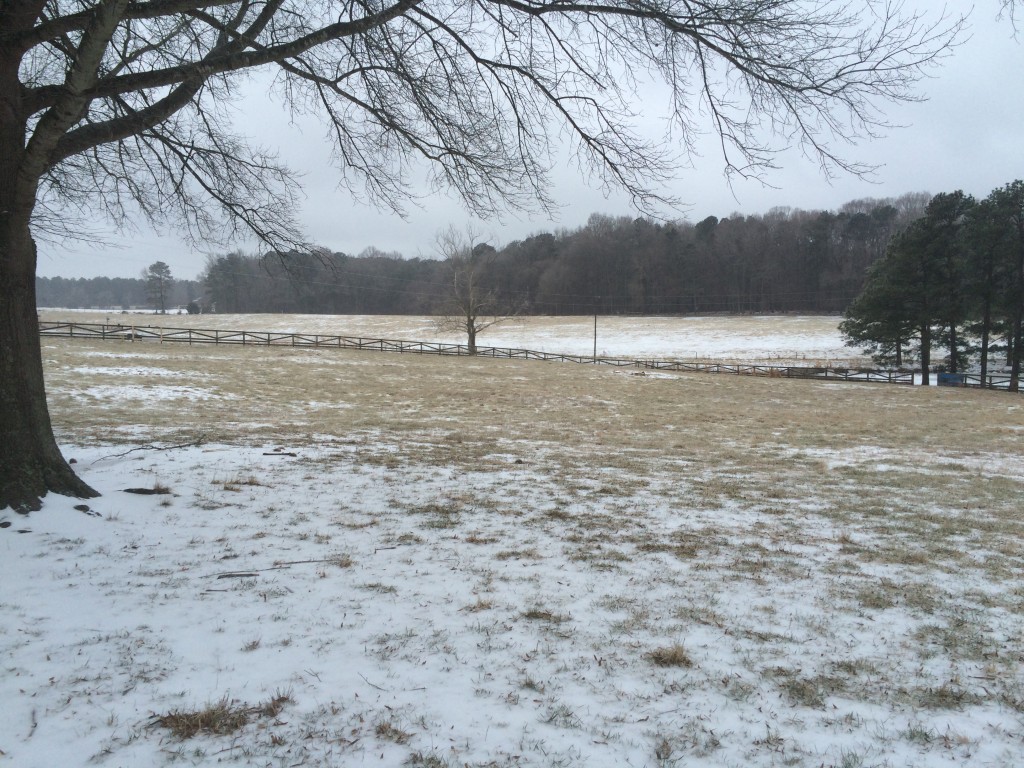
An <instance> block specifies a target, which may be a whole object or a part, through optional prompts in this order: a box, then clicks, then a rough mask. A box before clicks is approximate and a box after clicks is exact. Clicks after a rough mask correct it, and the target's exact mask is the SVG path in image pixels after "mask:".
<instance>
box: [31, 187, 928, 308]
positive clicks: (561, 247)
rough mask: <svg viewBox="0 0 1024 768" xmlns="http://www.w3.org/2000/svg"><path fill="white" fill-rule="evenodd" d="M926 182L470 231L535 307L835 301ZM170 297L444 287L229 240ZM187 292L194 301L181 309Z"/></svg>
mask: <svg viewBox="0 0 1024 768" xmlns="http://www.w3.org/2000/svg"><path fill="white" fill-rule="evenodd" d="M930 199H931V196H930V195H928V194H926V193H913V194H907V195H903V196H902V197H899V198H894V199H883V200H877V199H867V200H857V201H852V202H850V203H847V204H846V205H844V206H842V208H840V209H839V210H838V211H836V212H832V211H802V210H795V209H789V208H775V209H772V210H771V211H769V212H768V213H766V214H761V215H752V216H742V215H734V216H731V217H729V218H724V219H718V218H716V217H714V216H711V217H708V218H706V219H704V220H703V221H700V222H698V223H696V224H691V223H689V222H657V221H652V220H649V219H643V218H640V219H634V218H630V217H611V216H604V215H596V214H595V215H593V216H591V217H590V219H589V221H588V222H587V224H586V225H585V226H583V227H581V228H579V229H576V230H573V231H560V232H556V233H543V234H537V235H533V236H531V237H528V238H526V239H524V240H517V241H514V242H511V243H508V244H507V245H505V246H504V247H501V248H500V249H496V248H494V247H493V246H491V245H478V246H477V248H476V250H475V251H474V254H475V255H476V256H479V257H481V258H482V259H484V261H485V262H486V269H484V270H483V271H482V272H481V273H480V276H479V280H480V282H481V288H482V289H483V290H487V291H489V292H491V293H492V294H493V295H494V297H495V305H496V306H500V307H506V308H508V309H509V311H516V312H521V313H527V314H542V315H580V314H593V313H595V312H597V313H599V314H604V315H608V314H647V315H653V314H659V315H660V314H690V313H710V312H729V313H751V312H812V313H835V314H838V313H841V312H843V311H844V310H845V309H846V307H847V306H848V305H849V303H850V302H851V301H852V300H853V299H854V298H855V297H856V296H857V295H858V294H859V293H860V291H861V289H862V288H863V286H864V282H865V279H866V274H867V269H868V267H869V266H870V265H871V264H873V263H874V262H875V261H877V260H879V259H880V258H881V257H882V256H883V255H884V254H885V251H886V246H887V245H888V243H889V241H890V239H891V238H892V237H893V235H895V234H897V233H898V232H901V231H902V230H904V229H905V228H906V227H907V226H908V225H909V224H910V223H911V222H912V221H914V220H915V219H917V218H919V217H920V216H921V215H922V214H923V213H924V210H925V207H926V206H927V204H928V202H929V200H930ZM174 289H175V293H174V294H172V300H171V306H185V305H187V304H188V303H189V302H190V301H193V300H196V301H197V305H198V306H201V307H202V308H203V310H204V311H216V312H221V313H227V312H302V313H315V314H438V313H442V312H443V311H444V310H443V307H444V305H445V303H446V301H447V300H448V297H449V295H450V293H451V270H450V269H449V267H448V265H447V264H446V263H445V262H444V261H443V260H440V259H429V258H412V259H405V258H402V257H401V255H400V254H384V253H381V252H379V251H376V250H375V249H367V250H366V251H364V252H363V253H362V254H360V255H358V256H350V255H346V254H343V253H319V254H315V255H314V254H299V253H289V254H270V255H264V256H255V255H245V254H242V253H237V252H236V253H230V254H226V255H223V256H217V257H213V258H211V259H210V260H209V262H208V264H207V268H206V270H205V272H204V273H203V274H202V275H201V276H200V278H199V280H198V281H194V282H193V281H178V282H176V283H175V286H174ZM37 302H38V305H39V306H63V307H89V306H104V307H128V306H147V298H146V287H145V281H144V280H143V279H142V278H139V279H118V278H94V279H79V280H68V279H64V278H39V279H38V281H37ZM195 308H196V305H194V306H193V309H195Z"/></svg>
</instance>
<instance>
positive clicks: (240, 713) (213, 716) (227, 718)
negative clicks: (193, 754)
mask: <svg viewBox="0 0 1024 768" xmlns="http://www.w3.org/2000/svg"><path fill="white" fill-rule="evenodd" d="M291 701H292V698H291V695H290V694H287V693H278V694H276V695H275V696H274V697H272V698H271V699H269V700H268V701H266V702H265V703H263V704H259V705H257V706H249V705H247V704H242V703H239V702H236V701H231V700H230V699H228V698H227V697H226V696H225V697H224V698H222V699H220V700H219V701H216V702H213V703H210V704H207V705H206V706H205V707H202V708H201V709H194V710H184V709H177V710H174V711H172V712H168V713H167V714H166V715H161V716H159V717H157V718H155V719H154V720H153V725H155V726H159V727H160V728H166V729H168V730H169V731H170V732H171V735H173V736H174V737H175V738H177V739H181V740H184V739H190V738H192V737H193V736H196V735H198V734H200V733H210V734H216V735H224V734H231V733H234V732H236V731H239V730H241V729H242V728H244V727H245V726H246V725H248V724H249V722H250V721H251V720H252V719H253V718H261V717H266V718H274V717H277V716H278V714H280V712H281V710H282V709H284V705H285V704H289V703H291Z"/></svg>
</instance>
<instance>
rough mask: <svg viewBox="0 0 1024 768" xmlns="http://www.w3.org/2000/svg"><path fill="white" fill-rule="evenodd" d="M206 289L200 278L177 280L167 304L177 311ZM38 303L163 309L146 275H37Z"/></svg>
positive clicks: (46, 304) (56, 305) (168, 294)
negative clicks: (73, 276) (135, 276)
mask: <svg viewBox="0 0 1024 768" xmlns="http://www.w3.org/2000/svg"><path fill="white" fill-rule="evenodd" d="M203 293H204V288H203V285H202V283H201V282H199V281H198V280H175V281H174V282H173V283H172V284H171V285H170V288H169V290H168V293H167V294H166V295H165V296H164V306H165V308H166V309H167V310H168V311H172V312H176V311H177V310H178V308H179V307H181V308H184V307H186V306H187V305H188V303H189V302H190V301H192V300H193V299H201V298H202V296H203ZM36 306H39V307H67V308H69V309H88V308H90V307H99V308H103V309H124V310H127V309H130V308H133V307H138V308H149V309H160V294H159V293H157V294H154V292H153V288H152V281H151V280H150V279H148V278H146V277H138V278H134V277H75V278H70V277H37V278H36Z"/></svg>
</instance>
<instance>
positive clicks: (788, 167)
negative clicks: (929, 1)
mask: <svg viewBox="0 0 1024 768" xmlns="http://www.w3.org/2000/svg"><path fill="white" fill-rule="evenodd" d="M920 4H921V5H922V6H923V5H926V4H925V3H923V2H922V3H920ZM955 10H958V9H955ZM996 10H997V4H996V3H995V0H984V2H981V3H979V4H978V5H977V6H976V7H975V9H974V12H973V13H972V16H971V22H970V34H971V38H970V39H969V40H967V41H966V42H965V43H964V44H963V45H962V46H960V47H959V48H958V49H956V50H955V51H954V52H953V54H952V55H951V56H950V57H949V58H947V59H945V60H944V61H943V62H942V63H941V65H940V67H939V68H938V69H936V70H933V76H932V77H931V78H930V79H927V80H925V81H923V82H922V83H921V84H920V86H919V88H920V90H921V92H922V94H924V95H926V96H927V97H928V100H927V101H925V102H921V103H913V104H904V105H899V106H894V107H890V108H889V109H888V110H887V115H888V118H889V120H890V121H891V122H892V123H894V124H896V125H899V126H901V127H894V128H893V129H892V130H890V131H889V132H888V134H887V136H886V137H885V138H882V139H875V140H871V141H864V142H862V143H860V144H859V145H857V146H853V147H849V148H848V151H847V153H846V156H847V157H849V158H852V159H856V160H859V161H863V162H866V163H870V164H872V165H880V166H881V168H880V169H879V171H878V172H877V173H876V174H875V176H874V177H873V179H872V181H870V182H869V181H866V180H862V179H857V178H852V177H840V178H838V179H833V180H832V181H829V180H828V179H826V178H825V177H824V176H822V174H821V173H820V171H819V169H818V167H817V165H816V164H815V163H814V162H812V161H810V160H807V159H805V158H803V157H801V156H800V154H799V153H798V152H787V153H785V154H783V155H782V157H781V158H780V163H781V165H782V167H781V169H780V170H778V171H775V172H772V173H771V174H770V175H768V176H767V177H766V179H765V181H767V182H768V183H769V184H771V185H772V186H771V187H768V186H765V185H763V184H761V183H759V182H756V181H743V180H737V181H734V183H733V185H732V187H731V188H730V187H729V185H728V183H727V181H726V179H725V176H724V175H723V164H722V158H721V156H720V155H719V154H716V153H715V149H714V145H713V143H712V142H710V141H709V142H707V149H706V150H705V151H704V152H703V154H702V156H701V157H699V158H697V159H696V160H695V161H694V167H692V168H680V170H679V175H678V180H677V181H676V182H675V183H674V185H673V186H672V187H671V188H669V189H668V190H667V192H668V193H669V194H672V195H675V196H676V197H678V198H679V199H681V200H683V201H685V202H686V203H688V207H687V208H686V209H685V210H684V211H682V212H680V213H679V214H677V215H676V216H674V218H687V219H689V220H690V221H694V222H696V221H700V220H701V219H703V218H705V217H706V216H710V215H715V216H718V217H724V216H728V215H730V214H731V213H733V212H741V213H745V214H754V213H763V212H766V211H768V210H769V209H771V208H773V207H776V206H789V207H792V208H803V209H811V210H820V209H835V208H838V207H839V206H840V205H842V204H843V203H845V202H847V201H848V200H852V199H856V198H862V197H876V198H877V197H895V196H898V195H901V194H903V193H905V192H919V191H926V192H931V193H937V192H949V191H952V190H955V189H963V190H964V191H965V192H968V193H970V194H973V195H975V196H978V197H984V196H985V195H987V194H988V193H989V192H990V191H991V190H992V189H994V188H995V187H998V186H1002V185H1003V184H1005V183H1007V182H1010V181H1013V180H1014V179H1019V178H1024V36H1022V38H1021V39H1019V40H1015V39H1014V36H1013V29H1012V27H1011V26H1010V24H1009V22H1008V21H1006V20H1004V21H1001V22H999V21H997V20H996V18H995V14H996ZM243 114H244V122H240V126H239V127H240V132H242V133H245V134H246V135H249V136H252V137H253V138H254V139H256V140H257V143H259V144H263V145H265V146H275V147H277V148H279V149H280V154H281V159H282V160H284V161H285V162H286V163H287V164H288V165H289V166H290V167H292V168H293V170H296V171H298V172H300V173H302V174H303V178H302V182H303V188H304V190H305V200H304V201H303V205H302V210H301V212H300V214H299V220H300V222H301V223H302V225H303V227H304V229H305V232H306V234H307V236H308V238H309V239H310V241H311V242H314V243H317V244H319V245H322V246H325V247H327V248H328V249H330V250H332V251H342V252H345V253H349V254H358V253H359V252H361V251H362V250H363V249H365V248H366V247H368V246H375V247H377V248H379V249H380V250H383V251H398V252H401V253H402V254H403V255H405V256H410V257H411V256H432V255H433V243H434V241H435V238H436V235H437V233H438V232H439V231H440V230H441V229H444V228H446V227H447V226H448V225H450V224H452V225H455V226H456V227H460V228H461V227H463V226H465V225H466V224H468V223H469V222H470V218H469V216H468V215H467V214H466V213H465V212H464V210H463V209H462V208H461V206H460V204H459V202H458V201H457V200H456V199H455V198H454V197H446V196H443V195H435V196H433V197H431V198H430V199H429V200H428V201H426V203H425V204H424V206H423V208H422V209H418V208H415V207H412V206H410V209H409V212H408V216H407V218H406V219H402V218H400V217H398V216H395V215H393V214H389V213H386V212H382V211H377V210H375V209H373V208H371V207H368V206H366V205H361V204H358V203H354V202H353V201H352V200H351V198H350V197H349V196H348V194H347V193H346V192H345V191H344V190H339V189H337V179H338V175H337V172H336V171H335V170H334V169H332V168H331V167H330V154H329V150H328V148H327V146H326V144H325V142H324V133H323V129H322V128H321V127H320V126H319V125H318V124H316V123H309V124H304V125H302V126H298V127H296V126H291V125H289V124H288V121H287V119H286V117H285V115H284V113H283V111H282V110H281V109H280V107H278V106H276V105H275V104H274V103H273V102H269V101H268V100H267V99H266V98H262V97H257V98H254V99H252V100H251V102H247V103H246V104H245V105H243ZM704 127H706V126H704ZM552 180H553V183H554V185H555V190H556V193H555V197H556V199H558V200H560V201H562V202H563V203H565V207H564V208H563V209H562V210H561V212H560V213H559V215H558V217H557V218H556V219H555V220H551V219H548V218H547V217H545V216H540V215H538V216H535V217H533V218H524V217H514V216H509V217H507V218H506V219H505V220H503V221H498V220H491V221H487V222H476V224H475V226H476V227H477V228H479V229H480V230H482V231H483V232H484V233H485V235H486V236H487V237H488V238H489V239H490V240H491V242H492V243H494V244H495V245H499V246H500V245H503V244H505V243H507V242H510V241H512V240H517V239H522V238H523V237H526V236H528V235H530V234H533V233H536V232H542V231H551V230H553V229H558V228H568V229H572V228H575V227H578V226H580V225H582V224H584V223H586V220H587V218H588V217H589V216H590V215H591V214H592V213H605V214H610V215H616V216H617V215H635V211H633V210H632V209H631V208H630V206H629V201H628V199H626V198H625V197H624V196H612V197H607V198H606V197H605V196H604V195H603V194H602V193H601V192H600V190H598V189H596V187H595V186H594V185H593V184H590V183H588V181H587V179H585V178H584V177H582V176H581V175H580V174H579V173H578V171H577V169H576V168H575V166H574V165H572V164H570V163H568V162H567V163H566V164H565V167H564V168H562V169H560V170H559V171H558V172H557V173H556V174H555V175H553V179H552ZM108 239H109V240H110V241H111V245H109V246H108V245H103V246H96V247H88V246H83V245H81V244H75V245H70V246H65V247H61V246H57V245H53V244H49V243H41V244H40V248H39V265H38V274H39V275H41V276H46V277H53V276H58V275H59V276H63V277H94V276H101V275H103V276H109V277H138V276H139V275H140V273H141V272H142V271H143V270H144V269H145V268H146V267H147V266H148V265H150V264H152V263H153V262H155V261H158V260H159V261H164V262H166V263H167V264H168V265H169V266H170V268H171V271H172V274H173V275H174V276H175V277H178V278H189V279H191V278H194V277H196V276H197V275H198V274H199V273H200V272H201V271H202V269H203V266H204V264H205V262H206V258H207V252H205V251H202V250H199V249H197V248H195V247H193V246H190V245H188V244H187V243H186V242H184V241H182V240H181V239H180V238H179V237H178V236H177V235H176V234H175V233H174V232H161V233H157V232H153V231H152V230H150V229H149V228H148V227H142V228H140V230H139V231H138V232H136V233H129V234H126V235H123V236H118V235H111V236H110V237H109V238H108ZM239 247H240V248H242V249H243V250H247V251H255V250H257V247H256V245H255V244H254V243H240V244H239ZM225 251H226V249H225V248H223V247H221V248H215V249H213V252H214V253H221V252H225Z"/></svg>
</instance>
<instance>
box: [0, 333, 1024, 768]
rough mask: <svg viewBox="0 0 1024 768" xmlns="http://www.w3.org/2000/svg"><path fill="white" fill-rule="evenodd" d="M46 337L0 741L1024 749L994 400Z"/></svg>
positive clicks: (381, 749) (890, 752)
mask: <svg viewBox="0 0 1024 768" xmlns="http://www.w3.org/2000/svg"><path fill="white" fill-rule="evenodd" d="M203 319H208V318H203ZM197 327H202V326H201V325H197ZM249 327H252V328H256V327H261V326H257V325H256V324H250V326H249ZM296 330H303V331H309V332H316V329H311V328H305V327H303V328H297V329H296ZM332 332H338V331H332ZM380 335H383V334H380ZM485 343H490V342H485ZM494 343H497V342H496V341H495V342H494ZM43 345H44V347H43V355H44V359H45V365H46V369H47V380H48V386H49V389H50V398H51V409H52V414H53V417H54V421H55V427H56V429H57V432H58V434H59V437H60V440H61V442H62V444H63V445H64V446H65V447H66V454H67V455H69V456H73V457H75V458H76V459H77V462H78V463H77V465H76V467H77V468H78V470H79V471H80V472H81V473H82V474H83V475H84V476H85V477H86V479H87V480H89V481H90V482H91V483H92V484H93V485H94V486H95V487H97V488H98V490H100V491H102V492H103V494H104V495H103V497H102V498H99V499H96V500H91V501H90V502H89V503H88V506H89V507H90V510H89V512H90V513H98V516H93V515H92V514H87V513H82V512H80V511H75V510H74V509H73V507H74V505H75V504H76V503H77V502H76V501H74V500H71V499H63V498H60V497H51V498H48V499H47V501H46V503H45V505H44V508H43V510H42V511H40V512H37V513H33V514H32V515H31V516H29V517H28V518H22V517H20V516H16V515H12V514H10V512H9V511H6V512H2V513H0V518H3V519H6V520H8V521H10V522H12V523H13V525H12V527H10V528H7V529H6V530H0V563H2V566H0V568H2V572H3V585H4V590H3V593H2V594H0V611H2V615H3V616H4V620H3V623H2V625H0V658H2V659H3V674H2V675H0V696H2V697H3V701H4V702H5V716H4V718H2V719H0V752H2V754H0V764H2V763H3V761H5V760H6V761H8V763H9V764H11V765H16V766H40V767H42V766H52V765H79V764H87V763H88V764H96V765H109V766H121V765H125V766H128V765H147V766H149V765H175V764H178V765H208V764H214V763H217V764H227V765H260V766H262V765H272V766H278V765H280V766H295V765H308V766H350V765H363V764H373V765H400V764H406V765H413V766H429V767H431V768H442V767H444V766H451V767H453V768H454V766H464V765H470V766H626V765H628V766H673V765H678V766H692V765H701V766H723V767H724V766H784V765H791V766H806V768H818V767H819V766H842V767H843V768H855V767H856V766H891V767H892V768H902V767H903V766H920V767H921V768H924V767H926V766H927V767H928V768H932V767H933V766H964V765H970V766H1007V767H1008V766H1015V765H1020V764H1021V756H1022V755H1024V737H1022V734H1024V520H1022V518H1021V507H1022V499H1024V450H1022V438H1024V401H1021V399H1020V397H1019V396H1017V395H1007V394H1002V393H994V392H981V391H971V390H961V389H937V388H919V387H918V388H911V387H888V386H883V385H856V384H830V383H823V382H812V381H794V380H782V379H753V378H746V377H731V376H729V377H723V376H707V375H688V376H687V375H672V374H658V375H647V376H637V375H630V374H629V373H627V372H623V371H617V370H611V369H599V368H591V367H581V366H572V365H558V364H543V363H526V362H517V361H507V360H491V359H487V360H484V359H471V358H433V357H422V356H416V355H384V354H375V353H365V352H364V353H356V352H344V351H334V350H309V349H303V350H291V349H267V348H258V347H212V346H208V347H182V346H172V345H164V346H160V345H157V344H152V343H134V344H133V343H128V342H106V343H98V342H80V341H69V340H63V339H45V340H44V342H43ZM524 346H528V345H526V344H524ZM172 445H184V446H185V447H179V448H169V446H172ZM157 448H169V449H168V450H157ZM292 454H294V455H292ZM129 487H142V488H147V489H150V490H161V491H162V490H166V491H167V493H158V494H153V495H134V494H128V493H124V492H123V490H122V489H124V488H129ZM18 529H21V530H28V531H30V532H29V533H25V534H22V535H17V534H16V533H15V531H16V530H18ZM192 731H196V732H195V733H194V734H193V733H191V732H192Z"/></svg>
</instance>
